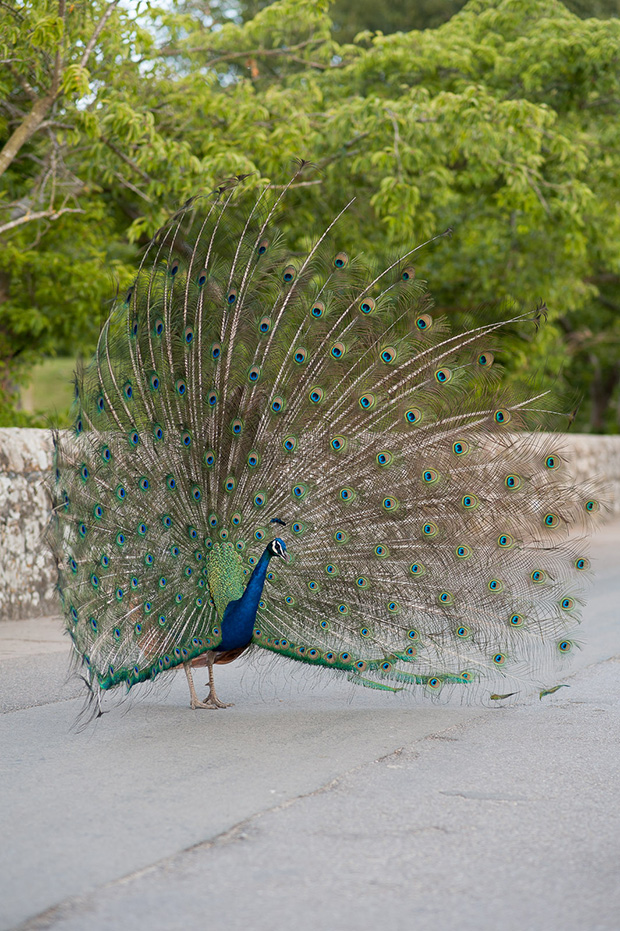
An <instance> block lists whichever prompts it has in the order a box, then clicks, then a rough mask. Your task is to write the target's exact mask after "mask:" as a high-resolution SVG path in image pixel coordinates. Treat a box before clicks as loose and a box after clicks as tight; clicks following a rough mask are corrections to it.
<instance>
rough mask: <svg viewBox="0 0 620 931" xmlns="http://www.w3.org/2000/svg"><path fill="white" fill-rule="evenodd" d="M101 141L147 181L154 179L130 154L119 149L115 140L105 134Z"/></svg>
mask: <svg viewBox="0 0 620 931" xmlns="http://www.w3.org/2000/svg"><path fill="white" fill-rule="evenodd" d="M101 141H102V142H104V143H105V144H106V145H107V147H108V148H109V149H111V151H112V152H114V154H115V155H117V156H118V157H119V158H120V160H121V161H123V162H125V164H126V165H128V166H129V167H130V168H131V169H132V170H133V171H135V172H136V174H138V175H140V177H141V178H142V180H143V181H146V182H147V183H148V184H150V183H151V181H152V180H153V179H152V178H151V176H150V175H147V173H146V171H143V170H142V168H140V166H139V165H138V164H137V163H136V162H134V160H133V159H132V158H129V156H128V155H125V153H124V152H123V151H121V149H118V148H117V147H116V146H115V145H114V143H113V142H110V140H109V139H106V137H105V136H101Z"/></svg>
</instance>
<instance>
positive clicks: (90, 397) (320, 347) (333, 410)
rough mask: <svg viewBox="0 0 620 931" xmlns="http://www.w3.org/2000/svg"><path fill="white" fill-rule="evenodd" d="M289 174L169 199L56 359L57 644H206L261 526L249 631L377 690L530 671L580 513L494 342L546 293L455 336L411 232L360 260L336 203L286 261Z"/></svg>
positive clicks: (146, 659)
mask: <svg viewBox="0 0 620 931" xmlns="http://www.w3.org/2000/svg"><path fill="white" fill-rule="evenodd" d="M302 169H303V165H300V166H299V168H298V170H297V171H296V172H295V175H294V176H293V178H292V179H291V181H290V182H289V185H286V186H285V187H284V189H283V190H281V191H279V192H274V191H272V190H271V189H269V188H266V189H265V190H264V191H263V192H262V193H261V194H260V195H259V196H258V198H257V199H256V200H255V201H254V202H253V203H251V204H250V206H249V207H246V208H245V212H244V210H243V209H242V208H243V201H241V207H240V206H239V202H240V199H239V197H238V191H237V190H236V187H237V185H236V183H234V182H230V183H227V184H224V185H223V186H222V188H221V189H220V190H219V191H218V192H217V194H216V196H214V197H213V198H212V199H211V204H210V208H209V209H208V211H207V212H206V215H205V216H203V218H202V219H201V220H199V221H198V226H197V227H196V223H197V221H196V219H195V209H196V208H195V204H192V205H190V206H189V207H187V209H184V210H182V211H180V213H179V214H178V215H177V216H176V217H175V218H174V219H173V221H172V223H171V224H170V225H169V227H167V228H165V229H164V230H162V231H160V233H159V234H158V235H157V236H156V237H155V239H154V241H153V242H152V243H151V245H150V247H149V248H148V250H147V252H146V254H145V256H144V259H143V261H142V263H141V266H140V269H139V271H138V273H137V276H136V279H135V282H134V283H133V285H132V286H131V288H130V289H129V290H128V292H127V294H126V296H125V298H124V299H119V300H118V301H117V302H116V304H115V306H114V309H113V310H112V312H111V314H110V316H109V319H108V320H107V322H106V323H105V325H104V326H103V328H102V331H101V334H100V337H99V341H98V345H97V349H96V352H95V355H94V357H93V359H92V360H91V361H90V363H89V364H88V365H87V366H86V367H85V368H83V369H82V370H80V371H78V373H77V375H76V400H75V421H74V426H73V429H72V430H71V431H67V432H66V433H63V434H60V435H56V438H55V440H56V456H55V476H54V479H53V489H52V492H53V499H54V512H53V513H54V519H53V522H52V534H51V535H52V539H53V545H54V548H55V550H56V553H57V556H58V560H59V573H60V576H59V590H60V593H61V598H62V603H63V607H64V612H65V615H66V623H67V629H68V632H69V634H70V636H71V638H72V640H73V644H74V647H75V650H76V652H77V654H78V655H79V657H81V658H82V659H83V662H84V663H85V664H86V667H87V669H88V672H89V676H90V679H91V681H92V682H93V683H96V684H98V685H99V687H100V688H102V689H108V688H110V687H112V686H116V685H118V684H119V683H125V684H126V686H127V688H131V687H132V686H133V685H135V684H136V683H137V682H141V681H143V680H146V679H152V678H154V677H155V676H157V675H158V674H159V673H161V672H163V671H165V670H168V669H170V668H172V667H174V666H177V665H179V664H180V663H183V662H186V661H187V660H188V659H191V658H193V657H196V656H198V655H200V654H202V653H204V652H205V651H207V650H211V649H214V648H217V646H218V644H219V643H220V641H221V639H222V619H223V615H224V610H225V608H226V605H227V604H228V603H229V602H230V601H232V600H235V599H238V598H240V597H241V595H242V594H243V591H244V587H245V584H246V583H247V579H248V577H249V575H250V574H251V572H252V569H253V567H254V566H256V565H257V563H258V560H259V559H260V556H261V553H262V552H263V550H264V548H265V545H266V544H267V543H268V542H269V540H270V539H271V538H272V537H273V536H275V535H276V534H275V533H274V530H275V529H276V527H277V530H278V535H285V536H286V539H287V544H288V547H289V552H290V553H291V561H290V563H289V564H288V565H284V564H282V565H281V566H280V565H278V567H277V568H275V567H274V566H273V563H272V565H271V566H270V567H269V571H268V573H267V580H266V583H265V587H264V590H263V595H262V599H261V601H260V604H259V610H258V613H257V615H256V620H255V627H254V635H253V642H254V644H256V645H257V646H258V647H261V648H263V649H265V650H269V651H272V652H273V653H276V654H280V655H282V656H286V657H289V658H291V659H295V660H297V661H301V662H304V663H309V664H312V665H314V666H317V667H330V668H332V669H336V670H342V671H344V672H345V673H346V674H347V675H348V676H349V678H350V679H351V680H352V681H354V682H357V683H359V684H362V685H366V686H369V687H372V688H378V689H384V690H391V691H394V690H399V689H402V688H410V687H413V686H422V687H423V688H424V689H426V690H427V691H428V692H429V693H431V694H437V693H438V692H439V691H440V690H441V689H442V688H443V687H445V686H447V685H452V686H455V687H456V686H458V687H460V688H464V689H467V690H471V689H472V688H474V686H475V683H477V682H480V681H482V680H484V681H485V683H486V684H488V686H489V688H490V689H491V691H495V690H497V691H500V692H508V691H514V690H515V689H516V690H518V689H520V688H522V687H523V684H524V683H527V682H528V681H530V680H531V679H532V678H533V677H534V678H537V679H538V681H541V680H540V677H541V676H544V675H545V674H546V673H547V671H548V670H549V669H550V668H552V667H554V666H555V665H556V664H557V663H561V662H562V661H563V660H564V659H565V657H566V656H567V655H568V654H570V651H571V649H572V648H573V646H574V645H575V642H576V641H575V629H576V627H577V625H578V623H579V619H580V608H581V601H580V596H579V592H580V590H581V585H580V582H581V578H582V577H583V576H584V574H587V570H588V568H589V562H588V559H587V555H586V551H585V548H584V538H585V536H587V533H588V532H589V530H590V528H591V522H592V520H593V519H594V518H595V514H596V512H597V511H598V509H599V504H598V501H597V499H596V498H595V497H594V496H593V492H592V491H591V490H590V489H588V488H586V487H579V486H576V485H575V484H574V482H573V481H572V479H571V475H570V469H569V467H568V463H567V461H566V458H565V456H564V454H563V452H562V447H561V441H560V438H559V437H557V436H553V435H550V434H547V433H543V432H541V431H542V430H543V429H544V428H545V427H546V426H547V425H548V423H549V418H550V417H551V418H552V417H553V413H552V412H551V411H550V410H549V400H548V398H547V397H546V396H545V394H544V393H542V392H538V391H532V390H529V391H528V390H527V386H526V387H524V388H518V387H511V388H510V389H508V388H506V387H505V386H504V384H503V382H502V377H501V376H502V369H501V366H500V365H499V363H498V362H497V361H496V360H497V359H498V358H501V354H502V336H503V334H505V333H506V332H511V331H514V330H515V329H517V330H518V329H519V328H521V327H523V326H531V325H534V326H538V322H539V321H540V318H541V316H542V315H543V314H544V308H540V307H538V308H536V309H535V310H534V311H528V312H519V313H513V314H511V315H508V316H507V317H506V319H503V320H501V321H497V320H494V321H488V320H487V321H486V322H484V321H478V322H476V321H472V325H471V327H470V328H469V329H467V330H465V331H460V332H456V333H453V332H451V330H450V327H449V325H448V323H447V321H446V320H445V319H438V318H436V317H433V315H432V314H431V312H430V311H431V302H430V299H429V297H428V295H427V294H426V291H425V288H424V286H423V284H422V283H421V282H420V281H418V280H417V279H416V276H415V269H414V267H413V264H412V257H413V254H414V253H415V251H416V250H413V251H412V252H411V253H409V254H408V255H406V256H404V257H402V258H399V259H398V261H395V262H394V263H393V264H392V265H391V266H390V267H389V268H387V269H381V270H379V271H374V270H373V269H372V267H370V266H369V264H368V263H366V262H365V260H364V259H363V257H358V258H354V257H350V256H348V255H347V253H346V252H345V251H342V249H341V248H340V244H338V243H337V242H336V241H335V238H336V233H337V221H338V219H339V217H336V218H335V219H334V221H333V223H332V224H331V225H330V227H329V228H328V229H327V230H325V231H324V232H323V233H322V234H321V235H320V236H319V237H318V238H317V239H316V240H315V241H313V242H312V243H311V244H310V246H309V248H308V250H307V252H306V253H305V254H304V255H295V256H294V257H292V258H291V257H290V256H289V255H288V254H287V251H286V246H285V244H284V242H283V240H282V237H281V236H280V234H279V232H278V230H277V226H276V221H277V217H278V213H279V211H280V210H281V209H282V205H283V203H284V202H285V199H286V196H287V192H288V188H289V186H290V184H291V183H293V182H294V181H295V180H296V179H297V177H298V175H299V172H301V170H302ZM344 209H346V207H345V208H344ZM343 212H344V210H343ZM188 230H189V232H188ZM274 521H276V523H275V524H274V523H273V522H274ZM282 521H284V522H286V527H285V528H282V527H281V526H278V522H282ZM276 562H278V563H279V561H278V560H276Z"/></svg>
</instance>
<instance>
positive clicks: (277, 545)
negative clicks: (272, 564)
mask: <svg viewBox="0 0 620 931" xmlns="http://www.w3.org/2000/svg"><path fill="white" fill-rule="evenodd" d="M267 552H268V553H269V555H270V556H280V557H281V558H282V559H283V560H284V562H288V561H289V554H288V553H287V552H286V543H285V542H284V540H281V539H280V537H276V538H275V540H272V541H271V543H268V544H267Z"/></svg>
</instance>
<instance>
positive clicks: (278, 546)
mask: <svg viewBox="0 0 620 931" xmlns="http://www.w3.org/2000/svg"><path fill="white" fill-rule="evenodd" d="M273 551H274V553H275V554H276V556H281V557H282V559H285V557H286V550H285V549H284V546H283V545H282V543H280V541H279V540H274V541H273Z"/></svg>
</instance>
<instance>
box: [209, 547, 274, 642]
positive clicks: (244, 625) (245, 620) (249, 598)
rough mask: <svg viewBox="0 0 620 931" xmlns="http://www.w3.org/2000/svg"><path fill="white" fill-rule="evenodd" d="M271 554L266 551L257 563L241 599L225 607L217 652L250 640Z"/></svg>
mask: <svg viewBox="0 0 620 931" xmlns="http://www.w3.org/2000/svg"><path fill="white" fill-rule="evenodd" d="M270 559H271V553H270V552H269V549H266V550H265V551H264V553H263V555H262V556H261V558H260V559H259V561H258V564H257V565H256V567H255V569H254V572H253V573H252V575H251V576H250V581H249V582H248V584H247V585H246V588H245V591H244V593H243V595H242V596H241V598H238V599H237V600H236V601H231V602H229V604H228V605H227V606H226V610H225V611H224V617H223V619H222V641H221V643H220V645H219V646H218V647H217V649H218V650H236V649H238V648H239V647H244V646H247V645H248V643H249V642H250V640H251V639H252V634H253V631H254V621H255V619H256V612H257V611H258V603H259V601H260V597H261V595H262V593H263V586H264V584H265V577H266V575H267V567H268V566H269V560H270Z"/></svg>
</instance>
